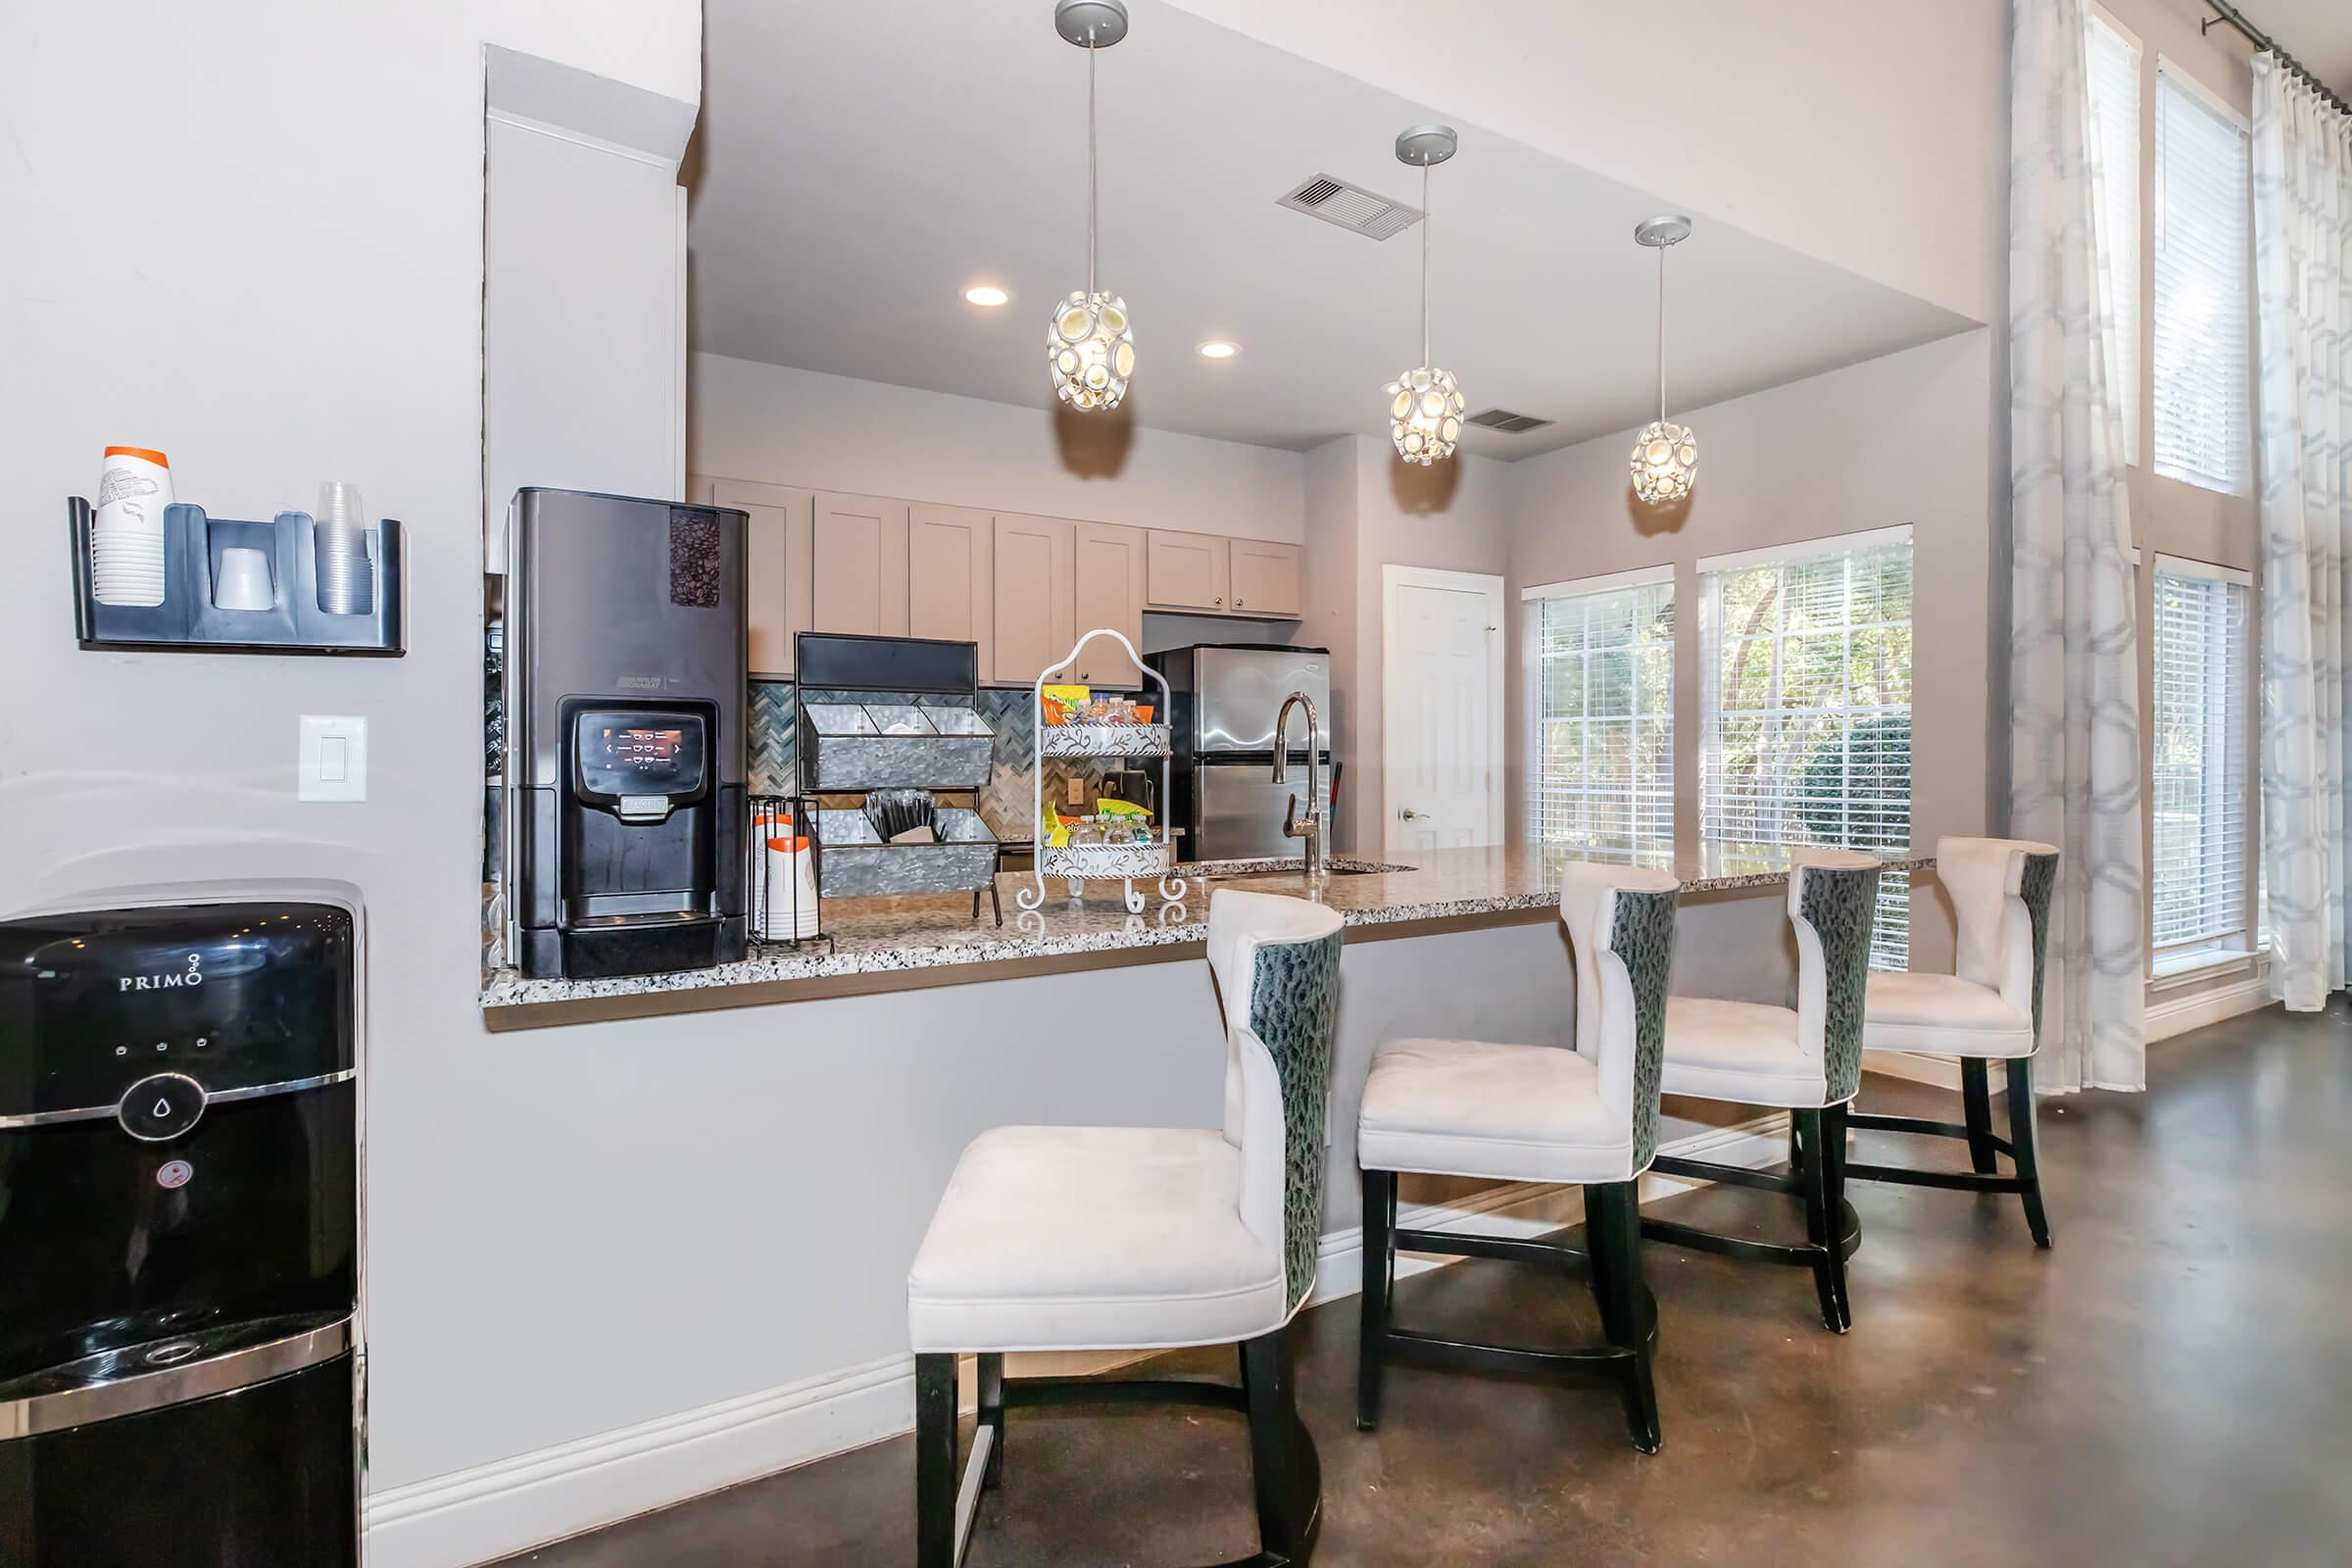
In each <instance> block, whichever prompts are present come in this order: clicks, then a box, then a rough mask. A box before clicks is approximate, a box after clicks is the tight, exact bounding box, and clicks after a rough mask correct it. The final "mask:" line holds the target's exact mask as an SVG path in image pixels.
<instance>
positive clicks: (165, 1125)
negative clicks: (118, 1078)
mask: <svg viewBox="0 0 2352 1568" xmlns="http://www.w3.org/2000/svg"><path fill="white" fill-rule="evenodd" d="M203 1114H204V1086H203V1085H202V1084H200V1083H198V1082H197V1081H196V1080H195V1079H193V1078H190V1077H189V1076H188V1075H187V1074H185V1073H177V1072H159V1073H157V1074H155V1075H154V1076H153V1077H151V1078H142V1079H140V1080H139V1081H138V1082H137V1083H135V1084H132V1085H131V1086H130V1088H129V1089H128V1090H126V1091H125V1092H124V1093H123V1103H121V1104H119V1105H117V1106H116V1107H115V1117H116V1119H117V1120H119V1121H120V1122H122V1123H123V1131H124V1132H126V1133H128V1134H130V1136H131V1137H133V1138H136V1139H138V1140H139V1141H140V1142H141V1143H148V1144H160V1143H162V1142H164V1141H165V1140H166V1139H171V1138H177V1137H178V1136H180V1134H182V1133H184V1132H186V1131H187V1130H188V1129H189V1128H191V1127H193V1126H195V1125H196V1122H197V1119H198V1118H199V1117H201V1116H203Z"/></svg>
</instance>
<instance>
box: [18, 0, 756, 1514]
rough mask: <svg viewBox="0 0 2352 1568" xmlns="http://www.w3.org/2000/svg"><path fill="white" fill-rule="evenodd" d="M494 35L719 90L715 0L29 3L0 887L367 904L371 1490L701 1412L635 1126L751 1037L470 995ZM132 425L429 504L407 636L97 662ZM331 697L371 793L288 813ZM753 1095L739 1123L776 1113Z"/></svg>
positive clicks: (309, 495)
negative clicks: (312, 727) (401, 646)
mask: <svg viewBox="0 0 2352 1568" xmlns="http://www.w3.org/2000/svg"><path fill="white" fill-rule="evenodd" d="M485 42H495V43H500V44H504V45H508V46H511V47H513V48H515V49H516V50H520V51H524V52H527V53H531V54H535V55H540V56H545V57H549V58H553V59H556V60H559V61H562V62H564V63H566V64H569V65H572V66H576V67H578V68H580V69H582V70H585V71H590V72H595V73H600V74H603V75H606V76H610V77H613V78H616V79H619V80H622V81H627V82H631V83H634V84H635V85H638V86H641V87H644V88H646V89H648V90H649V91H651V92H653V93H657V94H667V95H671V96H672V97H674V98H676V99H680V100H683V102H684V105H685V112H686V113H687V114H688V115H689V116H690V115H691V113H692V105H693V102H694V100H695V99H696V97H697V95H698V86H697V83H698V81H699V77H700V50H701V18H700V11H699V8H698V7H697V6H696V5H695V4H693V3H692V0H660V3H647V0H626V3H614V0H599V3H589V0H564V3H556V0H466V3H460V0H412V3H409V4H406V5H402V6H398V7H368V8H356V7H342V6H321V5H317V4H313V3H309V0H274V3H271V0H250V3H246V4H240V5H236V6H228V7H218V6H216V7H172V6H157V5H151V4H134V3H128V0H120V3H107V0H86V3H82V4H77V5H72V6H58V5H43V6H12V7H9V8H7V10H6V11H5V13H0V145H4V146H6V147H7V149H8V151H7V153H6V154H5V155H0V212H6V213H7V214H8V215H9V216H8V221H6V223H5V224H0V367H4V369H0V429H4V430H5V431H6V432H7V434H6V437H5V439H0V502H4V503H5V506H4V510H5V513H6V515H8V517H9V518H10V523H9V526H7V527H6V528H0V667H5V668H6V669H7V670H8V690H9V692H10V694H11V695H12V696H14V697H18V698H20V699H22V698H25V697H37V698H38V699H39V700H40V701H39V706H38V708H37V709H36V708H35V707H33V706H32V705H31V704H29V703H27V702H25V701H17V702H12V703H9V704H6V705H0V823H5V831H0V908H14V907H21V906H25V905H30V904H34V903H39V902H46V901H50V900H66V899H74V898H84V897H102V896H103V893H102V890H105V889H108V888H116V887H123V886H126V885H131V884H145V883H152V882H158V881H167V880H178V879H190V878H203V879H211V878H219V877H225V876H245V877H254V876H269V875H286V876H304V877H311V878H333V879H339V880H343V881H348V882H350V883H353V884H356V885H357V886H359V887H360V888H361V889H362V890H363V891H364V893H365V896H366V898H367V901H368V941H369V949H370V961H371V970H372V974H371V981H372V984H371V989H370V994H369V997H368V1044H369V1049H370V1056H369V1074H370V1078H369V1090H368V1098H369V1109H368V1115H369V1128H368V1131H369V1146H368V1201H369V1213H368V1227H369V1229H368V1240H369V1245H370V1264H371V1275H370V1292H369V1306H370V1324H369V1327H370V1337H371V1352H372V1358H373V1359H372V1373H373V1387H372V1393H373V1397H372V1402H371V1407H370V1416H371V1429H370V1456H371V1460H372V1468H371V1472H370V1478H369V1479H370V1484H371V1486H373V1487H375V1488H378V1489H380V1488H382V1487H385V1486H387V1485H392V1484H397V1483H399V1482H403V1481H408V1480H413V1479H415V1478H417V1477H421V1476H426V1475H431V1474H434V1473H436V1472H439V1471H444V1470H449V1469H453V1468H457V1467H459V1466H464V1465H467V1464H472V1463H475V1462H478V1461H480V1460H483V1459H486V1458H490V1457H493V1456H496V1455H499V1454H505V1453H513V1452H515V1451H518V1450H521V1449H525V1448H530V1447H535V1446H542V1445H545V1444H547V1443H550V1442H554V1441H558V1440H561V1439H564V1438H567V1437H573V1436H577V1435H579V1434H581V1433H584V1432H590V1431H596V1430H600V1429H603V1428H607V1427H611V1426H614V1425H618V1424H621V1423H624V1422H626V1421H628V1420H630V1419H633V1418H635V1417H638V1416H641V1415H644V1414H647V1413H651V1412H652V1411H654V1410H656V1409H659V1408H662V1407H663V1406H665V1405H666V1403H667V1401H669V1400H670V1399H671V1398H672V1397H675V1394H676V1390H677V1388H678V1386H679V1384H680V1383H681V1382H682V1381H690V1380H689V1379H686V1378H684V1377H683V1376H682V1375H681V1374H680V1372H679V1371H678V1368H677V1362H678V1360H679V1357H680V1349H679V1347H680V1345H681V1344H683V1345H686V1346H687V1347H689V1348H690V1349H691V1348H692V1347H693V1345H694V1341H693V1340H692V1337H691V1336H687V1337H680V1336H678V1335H676V1334H675V1333H674V1332H673V1330H674V1322H675V1320H674V1319H671V1318H667V1317H665V1316H663V1315H662V1314H664V1313H667V1312H671V1311H675V1310H677V1309H678V1307H679V1304H680V1299H681V1297H686V1296H691V1294H692V1293H691V1291H690V1290H688V1289H687V1287H686V1285H685V1284H683V1283H681V1281H680V1280H679V1279H677V1278H676V1277H665V1276H663V1275H662V1274H660V1273H658V1272H652V1271H649V1270H647V1269H646V1268H645V1267H644V1266H643V1264H642V1260H641V1259H639V1258H636V1257H633V1256H632V1253H633V1252H634V1251H635V1250H636V1249H635V1247H634V1245H633V1241H632V1237H631V1232H632V1231H634V1230H646V1231H651V1232H654V1233H657V1234H658V1233H660V1232H661V1231H662V1230H663V1229H665V1228H666V1216H667V1215H669V1214H670V1213H672V1212H675V1211H677V1210H681V1209H686V1208H689V1207H691V1206H693V1205H695V1204H698V1203H700V1202H702V1201H704V1200H705V1198H706V1197H707V1194H708V1192H709V1190H710V1185H711V1184H710V1181H709V1178H708V1173H707V1172H704V1171H701V1170H698V1169H696V1168H694V1167H693V1166H692V1165H691V1163H689V1164H688V1165H687V1166H686V1167H685V1168H681V1166H680V1163H679V1161H678V1160H677V1159H676V1158H675V1157H674V1156H672V1155H666V1154H662V1153H660V1152H653V1151H652V1150H651V1149H650V1148H649V1137H648V1131H649V1128H653V1127H656V1126H669V1127H680V1128H686V1129H690V1131H689V1132H688V1134H687V1139H688V1142H689V1144H690V1145H691V1146H692V1147H694V1148H703V1147H708V1146H709V1145H711V1143H714V1142H720V1141H722V1137H721V1135H720V1134H719V1133H717V1132H715V1131H714V1130H713V1129H711V1127H710V1126H708V1125H707V1124H706V1123H705V1122H702V1121H699V1120H697V1119H695V1118H696V1117H698V1116H700V1115H701V1114H702V1113H703V1112H704V1111H705V1110H707V1108H708V1107H709V1106H710V1105H712V1104H717V1105H722V1106H723V1105H731V1104H741V1103H742V1102H741V1101H740V1100H738V1099H737V1098H736V1097H734V1096H733V1095H732V1094H731V1093H730V1088H731V1078H732V1074H731V1071H730V1066H729V1063H728V1061H727V1060H726V1059H725V1054H724V1053H723V1052H711V1051H707V1052H705V1053H704V1054H701V1055H700V1058H699V1060H700V1066H699V1069H698V1070H681V1069H680V1067H679V1066H678V1064H677V1063H676V1062H675V1061H674V1059H673V1058H671V1057H669V1056H667V1055H666V1054H657V1053H656V1052H654V1051H652V1050H649V1049H648V1047H647V1046H646V1044H645V1043H644V1042H643V1040H641V1039H638V1038H632V1037H630V1036H628V1035H626V1034H617V1035H616V1034H599V1033H597V1032H595V1031H577V1032H568V1033H567V1032H556V1033H549V1034H544V1035H538V1036H533V1037H529V1038H527V1039H522V1040H495V1039H492V1038H490V1037H488V1036H486V1035H485V1034H484V1033H483V1032H482V1029H481V1025H480V1021H479V1018H478V1014H477V1011H476V1007H475V996H476V992H477V989H478V971H477V964H478V953H477V932H478V929H479V920H478V896H479V893H478V890H479V885H480V874H479V867H480V859H481V840H480V818H481V799H482V795H481V791H482V765H481V749H480V735H481V565H482V555H481V516H482V459H483V452H482V341H481V340H482V289H483V237H482V222H483V159H484V137H483V77H484V65H483V45H484V43H485ZM591 324H593V323H591ZM110 442H127V443H133V444H137V445H143V446H154V447H160V448H162V449H164V450H165V451H166V452H168V453H169V454H170V455H171V456H172V461H173V466H174V471H175V475H176V479H177V483H178V486H179V492H180V495H181V497H182V498H183V499H186V500H190V501H195V502H199V503H202V504H204V505H206V506H207V507H208V508H210V509H211V510H212V511H214V512H215V513H216V514H218V515H226V516H232V517H255V516H268V515H270V509H271V508H273V507H275V506H277V505H280V504H283V503H291V504H293V505H296V506H303V507H307V506H309V505H310V504H311V503H312V500H313V498H314V496H315V494H316V487H317V484H318V482H319V479H321V478H323V477H330V476H331V477H338V478H348V479H354V480H357V481H358V482H359V483H360V484H361V486H362V487H363V490H364V493H365V494H366V496H367V498H368V502H369V504H370V505H371V506H372V507H373V508H374V509H375V510H376V511H377V512H378V513H379V514H387V515H394V516H398V517H400V518H402V519H404V520H405V521H406V522H407V524H408V527H409V531H410V541H411V545H410V554H409V578H408V607H409V610H408V615H409V622H408V644H409V653H408V656H407V657H406V658H404V659H399V660H329V659H302V658H276V657H270V658H239V657H223V656H198V655H184V654H182V655H168V654H113V653H105V654H101V653H84V652H80V651H78V650H77V649H76V648H75V647H74V644H73V617H72V613H71V607H70V603H69V596H68V593H67V581H68V579H67V573H66V560H65V550H64V508H65V498H66V497H67V496H69V495H72V494H76V493H81V494H86V493H87V492H88V491H89V490H90V488H91V485H92V483H93V481H94V479H95V478H96V475H97V465H98V458H99V453H100V449H101V448H102V447H103V446H104V445H106V444H107V443H110ZM304 712H324V713H360V714H365V715H367V716H368V720H369V723H370V726H371V736H370V739H371V766H370V771H371V778H370V781H369V796H370V798H369V800H368V802H367V803H366V804H364V805H358V806H298V805H296V804H295V800H294V750H295V738H296V715H298V714H300V713H304ZM769 1044H770V1042H768V1041H767V1040H765V1039H762V1038H759V1037H757V1036H755V1037H753V1038H751V1039H748V1040H745V1041H743V1042H741V1043H740V1045H739V1048H738V1049H739V1050H740V1051H741V1052H742V1053H743V1054H760V1052H761V1050H762V1048H765V1047H766V1046H768V1045H769ZM648 1084H656V1085H661V1086H663V1088H664V1090H665V1091H668V1092H675V1093H680V1094H690V1095H691V1096H692V1097H693V1099H694V1101H695V1102H696V1103H694V1104H692V1105H688V1104H684V1103H676V1104H670V1105H668V1106H666V1107H664V1106H662V1103H661V1102H662V1095H659V1094H657V1095H653V1096H651V1097H649V1095H648V1093H647V1087H646V1086H647V1085H648ZM649 1098H650V1099H651V1100H652V1101H653V1103H654V1104H653V1106H652V1107H650V1108H653V1109H656V1110H659V1111H661V1112H662V1114H665V1115H668V1116H670V1117H672V1118H674V1119H673V1120H671V1121H669V1122H666V1123H658V1122H654V1121H649V1120H647V1119H646V1114H645V1113H646V1111H647V1110H648V1108H649V1105H648V1102H649ZM744 1116H745V1120H744V1125H743V1126H742V1127H741V1128H738V1129H736V1130H735V1131H734V1132H733V1133H732V1134H730V1135H728V1136H735V1137H739V1138H743V1139H747V1140H751V1139H764V1138H765V1137H768V1136H770V1129H772V1122H770V1121H767V1120H764V1119H762V1120H760V1121H758V1122H755V1121H754V1119H753V1118H752V1117H751V1115H750V1109H749V1106H748V1105H746V1106H745V1111H744ZM640 1177H642V1178H645V1179H644V1180H638V1179H636V1178H640ZM639 1205H643V1206H644V1207H645V1208H648V1209H651V1210H653V1211H655V1212H657V1213H659V1214H661V1215H662V1216H663V1218H662V1220H659V1221H651V1222H649V1221H647V1220H645V1219H644V1218H643V1217H642V1216H641V1214H640V1213H639V1212H638V1206H639ZM657 1308H659V1310H657ZM657 1324H659V1325H661V1327H662V1332H661V1333H659V1334H656V1333H653V1332H651V1329H652V1327H653V1326H654V1325H657Z"/></svg>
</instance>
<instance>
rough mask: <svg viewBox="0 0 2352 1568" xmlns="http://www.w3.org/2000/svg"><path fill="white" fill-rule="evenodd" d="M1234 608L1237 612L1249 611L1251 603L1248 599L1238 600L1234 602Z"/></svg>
mask: <svg viewBox="0 0 2352 1568" xmlns="http://www.w3.org/2000/svg"><path fill="white" fill-rule="evenodd" d="M1233 608H1234V609H1236V610H1248V609H1249V608H1250V603H1249V601H1248V600H1246V599H1236V600H1235V601H1234V602H1233Z"/></svg>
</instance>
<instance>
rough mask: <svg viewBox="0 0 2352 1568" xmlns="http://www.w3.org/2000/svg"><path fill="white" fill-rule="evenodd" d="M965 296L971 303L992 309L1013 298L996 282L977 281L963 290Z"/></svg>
mask: <svg viewBox="0 0 2352 1568" xmlns="http://www.w3.org/2000/svg"><path fill="white" fill-rule="evenodd" d="M963 297H964V299H965V300H966V301H967V302H969V303H970V304H973V305H985V306H986V307H988V308H989V309H990V310H992V311H993V310H995V309H996V308H997V307H998V306H1000V305H1002V304H1004V303H1005V301H1006V300H1008V299H1010V298H1012V296H1011V295H1009V294H1007V293H1005V291H1004V290H1003V289H1001V288H999V287H997V286H996V285H995V284H994V283H975V284H973V285H972V286H971V287H970V288H967V289H965V290H964V291H963Z"/></svg>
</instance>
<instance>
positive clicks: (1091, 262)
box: [1086, 41, 1097, 300]
mask: <svg viewBox="0 0 2352 1568" xmlns="http://www.w3.org/2000/svg"><path fill="white" fill-rule="evenodd" d="M1096 201H1097V197H1096V181H1095V45H1094V44H1093V42H1091V41H1090V42H1089V43H1088V44H1087V46H1086V293H1087V298H1089V299H1090V300H1091V299H1092V298H1094V296H1095V294H1096V292H1097V291H1096V288H1095V229H1096V219H1095V206H1096Z"/></svg>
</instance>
